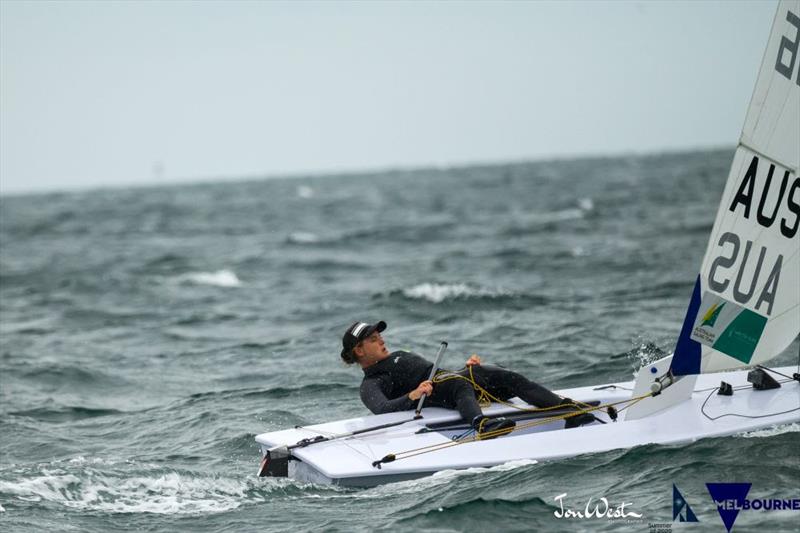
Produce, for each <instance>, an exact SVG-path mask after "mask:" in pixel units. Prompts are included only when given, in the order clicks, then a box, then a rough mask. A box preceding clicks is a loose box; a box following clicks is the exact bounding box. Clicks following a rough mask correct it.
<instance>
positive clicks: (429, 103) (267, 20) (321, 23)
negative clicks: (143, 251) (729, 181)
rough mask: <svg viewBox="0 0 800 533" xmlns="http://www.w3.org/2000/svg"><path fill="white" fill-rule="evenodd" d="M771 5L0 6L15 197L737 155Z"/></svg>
mask: <svg viewBox="0 0 800 533" xmlns="http://www.w3.org/2000/svg"><path fill="white" fill-rule="evenodd" d="M775 7H776V3H775V2H773V1H758V2H745V1H736V2H663V3H661V2H589V3H579V2H571V3H570V2H564V3H550V2H530V3H522V2H514V3H500V2H492V3H479V2H466V3H458V2H447V3H422V2H413V3H389V2H376V3H349V2H347V3H345V2H336V3H335V2H321V3H317V2H296V3H279V2H270V3H266V2H224V3H223V2H220V3H217V2H210V1H204V2H67V1H59V2H52V3H49V2H43V1H37V2H15V1H8V0H0V192H3V193H9V192H15V191H32V190H51V189H71V188H77V187H88V186H114V185H122V184H137V183H157V182H183V181H193V180H198V179H211V178H220V179H222V178H240V177H249V176H268V175H283V174H300V173H327V172H335V171H343V170H359V169H372V168H388V167H410V166H423V165H448V164H463V163H469V162H491V161H504V160H509V159H511V160H520V159H539V158H547V157H553V156H557V157H563V156H569V155H580V154H603V153H629V152H644V151H657V150H664V149H667V150H669V149H678V148H692V147H707V146H725V145H729V146H733V145H734V144H735V143H736V141H737V139H738V136H739V132H740V130H741V126H742V121H743V118H744V114H745V110H746V107H747V104H748V102H749V99H750V95H751V92H752V89H753V84H754V81H755V78H756V74H757V69H758V66H759V64H760V62H761V56H762V54H763V51H764V47H765V45H766V41H767V36H768V33H769V28H770V24H771V23H772V18H773V16H774V13H775Z"/></svg>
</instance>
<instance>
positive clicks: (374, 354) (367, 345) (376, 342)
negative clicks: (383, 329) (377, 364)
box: [356, 331, 389, 361]
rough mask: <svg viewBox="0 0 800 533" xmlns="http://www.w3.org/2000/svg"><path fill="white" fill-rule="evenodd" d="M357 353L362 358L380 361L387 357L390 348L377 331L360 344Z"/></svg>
mask: <svg viewBox="0 0 800 533" xmlns="http://www.w3.org/2000/svg"><path fill="white" fill-rule="evenodd" d="M359 352H360V353H359ZM356 355H358V356H359V357H361V358H362V359H367V360H371V361H378V360H380V359H383V358H384V357H387V356H388V355H389V350H388V349H387V348H386V343H384V342H383V337H381V334H380V333H378V332H377V331H376V332H374V333H372V335H370V336H369V337H367V338H366V339H364V340H363V341H361V342H360V343H359V344H358V346H357V347H356Z"/></svg>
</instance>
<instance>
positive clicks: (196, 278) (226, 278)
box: [181, 269, 242, 287]
mask: <svg viewBox="0 0 800 533" xmlns="http://www.w3.org/2000/svg"><path fill="white" fill-rule="evenodd" d="M181 279H182V280H183V281H187V282H189V283H196V284H198V285H214V286H216V287H241V286H242V282H241V281H240V280H239V278H238V277H237V276H236V273H235V272H233V271H231V270H226V269H223V270H217V271H216V272H192V273H189V274H184V275H183V276H182V277H181Z"/></svg>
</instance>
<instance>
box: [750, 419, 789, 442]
mask: <svg viewBox="0 0 800 533" xmlns="http://www.w3.org/2000/svg"><path fill="white" fill-rule="evenodd" d="M797 432H800V424H798V423H797V422H792V423H791V424H785V425H782V426H774V427H771V428H765V429H757V430H755V431H748V432H746V433H741V434H739V435H737V436H738V437H742V438H745V439H754V438H761V437H774V436H776V435H783V434H784V433H797Z"/></svg>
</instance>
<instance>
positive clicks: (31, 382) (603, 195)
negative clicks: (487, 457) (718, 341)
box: [0, 148, 800, 533]
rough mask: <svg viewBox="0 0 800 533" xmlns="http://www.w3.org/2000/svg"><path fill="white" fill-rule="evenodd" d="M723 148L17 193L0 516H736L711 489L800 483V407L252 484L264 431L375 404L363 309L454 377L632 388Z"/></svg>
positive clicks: (685, 275)
mask: <svg viewBox="0 0 800 533" xmlns="http://www.w3.org/2000/svg"><path fill="white" fill-rule="evenodd" d="M732 157H733V149H732V148H729V149H717V150H703V151H689V152H675V153H664V154H643V155H641V154H640V155H629V156H614V157H583V158H576V159H561V160H549V161H532V162H511V163H507V164H499V163H498V164H486V165H472V166H461V167H437V168H419V169H410V170H395V171H381V172H372V173H368V172H362V173H355V174H348V173H340V174H335V175H325V176H305V177H303V176H300V177H292V178H281V179H274V178H273V179H267V178H264V179H252V178H250V179H245V180H239V181H236V180H229V181H220V182H217V183H201V184H192V185H172V186H153V187H139V188H100V189H96V190H84V191H78V192H59V193H48V194H31V195H5V196H3V197H0V394H1V396H0V397H1V398H2V402H1V403H0V453H1V454H2V455H1V459H2V462H1V463H0V530H2V531H31V532H34V531H35V532H40V531H81V532H83V531H90V532H108V531H259V532H284V531H341V532H351V531H392V532H395V531H426V532H446V531H502V532H505V531H640V532H650V533H653V532H655V531H659V532H668V531H673V530H675V531H678V530H680V531H684V530H685V531H725V530H726V526H725V525H724V524H723V521H722V518H721V516H720V515H719V513H718V512H717V509H716V506H715V505H714V503H713V502H712V500H711V497H710V495H709V492H708V490H707V488H706V483H715V482H723V483H733V482H737V483H750V484H751V487H750V489H749V493H748V498H751V499H754V498H758V499H772V498H780V499H791V498H794V499H797V498H800V492H798V487H800V426H798V424H789V425H785V426H781V427H768V428H765V429H762V430H759V431H754V432H749V433H745V434H741V435H736V436H732V437H726V438H716V439H705V440H700V441H697V442H694V443H691V444H681V445H672V446H655V445H649V446H640V447H636V448H632V449H624V450H617V451H611V452H605V453H597V454H589V455H584V456H580V457H575V458H572V459H565V460H560V461H555V462H543V463H536V462H534V461H525V462H517V463H509V464H505V465H501V466H496V467H492V468H481V469H470V470H465V471H444V472H441V473H438V474H436V475H434V476H431V477H428V478H424V479H420V480H416V481H406V482H400V483H394V484H388V485H383V486H379V487H376V488H370V489H351V488H342V487H337V486H325V485H316V484H311V483H300V482H296V481H293V480H289V479H275V478H259V477H257V476H256V470H257V467H258V463H259V459H260V454H259V448H258V446H257V445H256V443H255V440H254V437H255V436H256V435H257V434H259V433H263V432H268V431H275V430H279V429H284V428H290V427H293V426H296V425H308V424H314V423H320V422H324V421H331V420H337V419H342V418H350V417H358V416H362V415H365V414H367V410H366V408H365V407H364V406H363V405H362V404H361V402H360V400H359V394H358V388H359V383H360V380H361V376H362V372H361V371H360V370H359V369H358V368H353V367H348V366H347V365H345V364H344V363H343V362H342V361H341V359H340V357H339V352H340V350H341V338H342V334H343V333H344V331H345V329H346V328H347V327H348V326H349V325H350V324H352V323H353V322H355V321H357V320H358V321H376V320H384V321H386V322H387V323H388V329H387V330H386V331H385V333H384V338H385V340H386V343H387V346H388V347H389V349H390V350H396V349H408V350H412V351H414V352H417V353H419V354H422V355H424V356H427V357H429V358H431V359H433V357H434V355H435V353H436V350H437V348H438V346H439V343H440V341H442V340H445V341H448V343H449V349H448V351H447V353H446V355H445V359H444V364H443V366H444V367H445V368H459V367H461V366H462V365H463V362H464V361H465V360H466V358H467V357H469V355H471V354H478V355H480V356H481V357H482V358H483V360H484V361H491V362H494V363H497V364H502V365H504V366H507V367H509V368H511V369H513V370H516V371H518V372H520V373H522V374H525V375H526V376H528V377H530V378H531V379H534V380H535V381H537V382H539V383H542V384H544V385H546V386H547V387H550V388H552V389H556V390H557V389H563V388H569V387H577V386H586V385H593V384H600V383H607V382H615V381H626V380H631V379H633V376H634V372H635V370H636V369H637V368H638V367H639V365H641V364H643V363H646V362H650V361H653V360H655V359H657V358H658V357H660V356H662V355H663V354H665V353H669V352H670V351H671V350H672V348H673V347H674V345H675V341H676V338H677V336H678V333H679V330H680V327H681V324H682V322H683V318H684V315H685V312H686V307H687V304H688V302H689V298H690V296H691V292H692V288H693V286H694V282H695V279H696V276H697V272H698V270H699V268H700V262H701V259H702V257H703V255H704V253H705V250H706V246H707V243H708V238H709V233H710V231H711V228H712V225H713V222H714V219H715V216H716V211H717V207H718V205H719V202H720V198H721V195H722V189H723V186H724V183H725V180H726V178H727V174H728V169H729V168H730V164H731V161H732ZM798 357H800V346H799V345H798V341H797V340H795V341H794V342H793V343H792V344H791V346H789V348H788V349H787V350H785V352H784V353H783V354H781V355H780V356H779V357H778V358H777V359H775V360H773V361H772V363H773V364H774V365H797V363H798ZM532 452H533V453H535V451H533V450H532ZM676 490H677V491H678V493H679V494H680V495H681V498H682V500H680V499H676V497H675V495H676V492H675V491H676ZM680 501H683V502H685V503H686V504H688V506H689V508H690V509H691V511H692V513H693V515H694V516H695V517H696V518H697V522H682V521H681V519H680V518H681V517H684V518H686V517H688V516H689V515H687V513H686V509H685V508H683V507H682V506H678V505H677V503H676V502H680ZM620 505H623V508H624V511H623V512H622V513H619V512H615V511H619V509H620ZM587 506H588V508H589V509H590V510H595V511H596V512H594V513H590V514H591V516H585V513H584V516H582V517H580V516H577V515H576V514H574V513H573V514H570V513H567V512H566V510H567V509H569V510H572V511H575V512H578V511H580V512H584V511H585V510H586V509H587ZM676 510H677V511H678V512H679V516H676V515H675V511H676ZM606 511H607V512H606ZM631 513H633V514H631ZM559 514H560V515H561V516H559ZM635 515H638V516H635ZM798 524H800V511H786V510H784V511H764V510H758V511H756V510H743V511H741V512H740V513H739V514H738V516H737V517H736V521H735V524H734V525H733V528H734V530H735V531H755V530H758V531H798Z"/></svg>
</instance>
